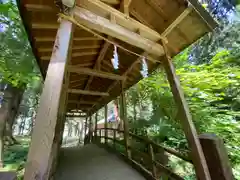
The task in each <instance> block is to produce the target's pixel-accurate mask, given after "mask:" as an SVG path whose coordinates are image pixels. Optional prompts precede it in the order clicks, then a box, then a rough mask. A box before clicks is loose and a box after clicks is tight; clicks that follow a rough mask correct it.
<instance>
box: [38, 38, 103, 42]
mask: <svg viewBox="0 0 240 180" xmlns="http://www.w3.org/2000/svg"><path fill="white" fill-rule="evenodd" d="M35 40H36V41H37V42H49V41H50V42H51V41H54V40H55V38H54V37H35ZM73 40H74V41H97V40H100V39H99V38H97V37H79V38H77V37H76V38H73Z"/></svg>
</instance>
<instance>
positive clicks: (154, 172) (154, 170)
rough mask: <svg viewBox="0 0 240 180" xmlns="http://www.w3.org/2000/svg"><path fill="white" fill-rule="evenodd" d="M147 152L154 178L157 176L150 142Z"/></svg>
mask: <svg viewBox="0 0 240 180" xmlns="http://www.w3.org/2000/svg"><path fill="white" fill-rule="evenodd" d="M148 152H149V155H150V158H151V164H152V167H151V168H152V176H153V177H154V178H157V169H156V165H155V157H154V151H153V147H152V144H148Z"/></svg>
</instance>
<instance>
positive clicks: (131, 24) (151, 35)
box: [79, 0, 161, 42]
mask: <svg viewBox="0 0 240 180" xmlns="http://www.w3.org/2000/svg"><path fill="white" fill-rule="evenodd" d="M79 4H80V6H81V7H83V8H85V9H87V10H89V11H91V12H93V13H94V14H96V15H97V16H100V17H103V18H108V19H109V18H111V17H114V19H115V23H116V24H117V25H119V26H121V27H124V28H126V29H128V30H129V31H132V32H136V31H139V32H141V34H142V37H144V38H146V39H149V40H152V41H155V42H157V41H159V40H160V39H161V35H160V34H159V33H158V32H156V31H154V30H152V29H151V28H149V27H147V26H145V25H143V24H142V23H140V22H138V21H137V20H135V19H133V18H131V17H128V16H127V15H126V14H124V13H122V12H120V11H119V10H117V9H115V8H113V7H111V6H109V5H107V4H105V3H102V2H101V1H99V0H81V1H79Z"/></svg>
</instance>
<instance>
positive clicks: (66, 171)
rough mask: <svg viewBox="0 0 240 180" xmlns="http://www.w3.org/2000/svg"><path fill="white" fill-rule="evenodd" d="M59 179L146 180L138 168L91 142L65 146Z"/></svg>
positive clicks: (61, 157)
mask: <svg viewBox="0 0 240 180" xmlns="http://www.w3.org/2000/svg"><path fill="white" fill-rule="evenodd" d="M56 179H57V180H145V178H144V177H142V176H141V175H140V174H139V173H138V172H137V171H136V170H134V169H133V168H132V167H131V166H130V165H128V164H126V163H125V162H124V161H123V160H121V159H120V158H119V157H117V156H116V155H114V154H111V153H109V152H107V151H106V150H105V149H103V148H99V147H98V146H96V145H93V144H89V145H86V146H84V147H71V148H63V149H62V151H61V155H60V160H59V166H58V169H57V173H56Z"/></svg>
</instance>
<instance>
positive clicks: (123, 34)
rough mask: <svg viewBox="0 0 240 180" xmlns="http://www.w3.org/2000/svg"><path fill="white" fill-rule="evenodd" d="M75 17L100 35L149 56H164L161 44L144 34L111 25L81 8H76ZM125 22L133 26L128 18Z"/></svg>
mask: <svg viewBox="0 0 240 180" xmlns="http://www.w3.org/2000/svg"><path fill="white" fill-rule="evenodd" d="M74 15H75V20H76V21H77V22H78V23H80V24H82V25H84V26H86V27H87V28H90V29H93V30H95V31H98V32H99V33H104V34H107V35H109V36H111V37H114V38H117V39H120V40H122V41H124V42H126V43H129V44H131V45H133V46H136V47H139V48H141V49H144V50H145V51H147V52H148V53H149V54H154V55H156V56H162V55H163V54H164V51H163V48H162V46H161V45H160V44H158V43H156V42H154V41H152V40H150V39H147V38H146V37H144V36H142V34H141V35H139V34H137V33H136V32H135V31H136V30H134V31H131V30H129V29H127V28H125V27H123V26H120V25H118V24H114V23H111V22H110V21H109V20H108V19H106V18H103V17H101V16H98V15H96V14H94V13H92V12H91V11H89V10H87V9H84V8H80V7H75V9H74ZM125 21H126V22H125V23H127V24H131V21H128V19H126V18H125ZM155 39H156V38H155ZM160 39H161V38H160V37H159V38H158V39H157V40H160ZM157 40H156V41H157Z"/></svg>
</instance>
